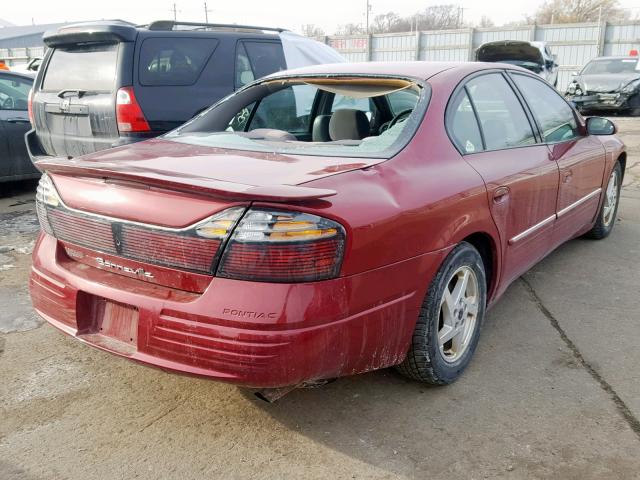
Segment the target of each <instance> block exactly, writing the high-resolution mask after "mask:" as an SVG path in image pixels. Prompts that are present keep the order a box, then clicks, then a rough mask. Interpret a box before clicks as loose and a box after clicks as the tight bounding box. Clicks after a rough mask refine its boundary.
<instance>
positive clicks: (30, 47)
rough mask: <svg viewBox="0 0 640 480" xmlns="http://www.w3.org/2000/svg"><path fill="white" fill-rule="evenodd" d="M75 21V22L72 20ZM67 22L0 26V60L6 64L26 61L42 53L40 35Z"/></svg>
mask: <svg viewBox="0 0 640 480" xmlns="http://www.w3.org/2000/svg"><path fill="white" fill-rule="evenodd" d="M73 23H76V22H73ZM67 24H68V23H47V24H43V25H25V26H21V27H14V26H9V27H0V61H2V60H3V61H4V62H5V63H6V64H7V65H18V64H21V63H26V62H27V61H28V60H29V59H31V58H34V57H42V56H43V55H44V43H42V35H43V34H44V32H46V31H48V30H55V29H56V28H58V27H61V26H62V25H67Z"/></svg>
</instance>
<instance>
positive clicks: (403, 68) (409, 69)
mask: <svg viewBox="0 0 640 480" xmlns="http://www.w3.org/2000/svg"><path fill="white" fill-rule="evenodd" d="M496 68H513V65H503V64H498V63H489V62H426V61H418V62H415V61H411V62H357V63H350V62H345V63H331V64H324V65H312V66H308V67H301V68H295V69H292V70H285V71H282V72H277V73H274V74H271V75H269V76H268V77H266V78H277V77H281V76H304V75H339V76H348V75H372V76H376V75H382V76H389V77H407V78H418V79H422V80H426V79H428V78H430V77H433V76H434V75H437V74H438V73H441V72H444V71H447V70H458V71H461V72H464V73H471V72H473V71H478V70H487V69H493V70H495V69H496ZM515 69H517V70H519V69H518V68H515Z"/></svg>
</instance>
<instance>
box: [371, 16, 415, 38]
mask: <svg viewBox="0 0 640 480" xmlns="http://www.w3.org/2000/svg"><path fill="white" fill-rule="evenodd" d="M370 30H371V33H393V32H408V31H409V30H411V25H410V23H409V20H408V19H407V18H402V17H400V16H399V15H398V14H397V13H395V12H389V13H385V14H383V15H376V16H375V18H374V19H373V23H372V24H371V27H370Z"/></svg>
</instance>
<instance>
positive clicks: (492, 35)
mask: <svg viewBox="0 0 640 480" xmlns="http://www.w3.org/2000/svg"><path fill="white" fill-rule="evenodd" d="M316 40H319V41H321V42H325V43H327V44H328V45H330V46H332V47H333V48H335V49H336V50H338V51H339V52H340V53H342V54H343V55H344V56H345V57H346V58H347V60H349V61H354V62H357V61H403V60H431V61H468V60H472V59H473V58H474V56H475V51H476V49H477V48H478V47H479V46H480V45H482V44H483V43H485V42H491V41H494V40H528V41H543V42H547V44H548V45H549V47H550V48H551V51H552V52H553V53H554V54H556V55H557V62H558V64H559V65H560V73H559V76H558V89H559V90H560V91H564V89H565V88H566V86H567V84H568V83H569V81H570V79H571V72H574V71H576V70H580V69H581V68H582V66H583V65H584V64H585V63H587V62H588V61H589V60H591V59H592V58H594V57H598V56H602V55H626V54H628V53H629V51H630V50H631V49H634V48H635V49H640V23H575V24H561V25H526V26H520V27H501V28H466V29H461V30H436V31H421V32H410V33H386V34H380V35H354V36H348V37H344V36H328V37H318V38H316Z"/></svg>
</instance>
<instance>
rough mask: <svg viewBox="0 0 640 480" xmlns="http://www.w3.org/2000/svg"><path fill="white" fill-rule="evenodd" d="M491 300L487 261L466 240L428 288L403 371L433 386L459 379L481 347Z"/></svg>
mask: <svg viewBox="0 0 640 480" xmlns="http://www.w3.org/2000/svg"><path fill="white" fill-rule="evenodd" d="M486 297H487V287H486V280H485V269H484V265H483V263H482V257H481V256H480V254H479V253H478V251H477V250H476V249H475V248H474V247H473V246H472V245H471V244H469V243H466V242H462V243H461V244H460V245H458V246H457V247H456V248H454V249H453V251H452V252H451V253H450V254H449V255H448V256H447V258H446V260H445V261H444V263H443V264H442V266H441V267H440V270H439V271H438V273H437V274H436V276H435V278H434V279H433V281H432V282H431V285H430V286H429V290H428V291H427V294H426V296H425V298H424V301H423V303H422V307H421V309H420V314H419V316H418V321H417V323H416V328H415V331H414V333H413V338H412V342H411V347H410V348H409V352H408V353H407V357H406V358H405V360H404V362H403V363H401V364H400V365H399V366H398V367H397V369H398V371H399V372H400V373H402V374H403V375H405V376H407V377H409V378H412V379H414V380H418V381H421V382H426V383H430V384H433V385H446V384H449V383H452V382H453V381H455V380H456V379H457V378H458V377H459V376H460V375H461V374H462V372H463V371H464V369H465V368H466V366H467V365H468V364H469V361H470V360H471V357H472V356H473V353H474V351H475V349H476V346H477V344H478V338H479V336H480V327H481V325H482V321H483V319H484V313H485V305H486Z"/></svg>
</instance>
